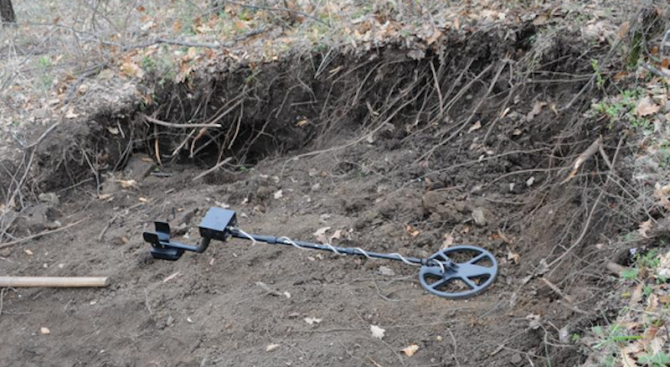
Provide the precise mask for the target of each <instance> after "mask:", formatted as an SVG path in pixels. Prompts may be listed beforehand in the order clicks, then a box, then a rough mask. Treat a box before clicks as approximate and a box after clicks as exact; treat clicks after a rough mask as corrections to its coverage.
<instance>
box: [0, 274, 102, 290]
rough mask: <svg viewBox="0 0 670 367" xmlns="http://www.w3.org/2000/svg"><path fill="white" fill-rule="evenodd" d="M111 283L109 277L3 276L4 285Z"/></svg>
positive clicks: (70, 285)
mask: <svg viewBox="0 0 670 367" xmlns="http://www.w3.org/2000/svg"><path fill="white" fill-rule="evenodd" d="M107 285H109V282H108V278H107V277H2V276H0V288H2V287H16V288H19V287H52V288H53V287H58V288H81V287H106V286H107Z"/></svg>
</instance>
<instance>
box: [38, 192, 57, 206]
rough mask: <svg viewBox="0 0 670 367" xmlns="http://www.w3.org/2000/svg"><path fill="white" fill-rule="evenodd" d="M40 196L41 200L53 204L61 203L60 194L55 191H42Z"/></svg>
mask: <svg viewBox="0 0 670 367" xmlns="http://www.w3.org/2000/svg"><path fill="white" fill-rule="evenodd" d="M38 198H39V199H40V201H41V202H43V203H47V204H51V205H53V206H57V205H58V204H60V200H58V195H56V194H55V193H53V192H48V193H41V194H39V196H38Z"/></svg>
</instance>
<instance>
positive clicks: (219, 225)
mask: <svg viewBox="0 0 670 367" xmlns="http://www.w3.org/2000/svg"><path fill="white" fill-rule="evenodd" d="M155 228H156V230H155V232H144V241H146V242H149V243H150V244H151V255H152V256H153V257H154V258H156V259H161V260H171V261H175V260H178V259H179V258H180V257H181V256H182V255H183V254H184V251H192V252H197V253H202V252H204V251H205V250H207V247H208V246H209V243H210V241H211V240H213V239H214V240H219V241H226V240H227V239H228V238H230V237H235V238H241V239H246V240H250V241H252V242H254V243H256V242H263V243H267V244H271V245H287V246H293V247H296V248H298V249H300V250H321V251H330V252H334V253H336V254H338V255H355V256H362V257H366V258H368V259H373V258H376V259H386V260H394V261H402V262H403V263H405V264H408V265H414V266H420V267H421V270H420V271H419V282H420V283H421V286H422V287H423V288H425V289H426V290H427V291H428V292H430V293H432V294H434V295H436V296H440V297H444V298H449V299H462V298H468V297H472V296H475V295H478V294H480V293H482V292H483V291H485V290H486V289H487V288H488V287H489V286H491V284H493V282H494V281H495V279H496V276H497V275H498V262H497V261H496V258H495V256H493V254H491V253H490V252H488V251H486V250H484V249H483V248H480V247H476V246H469V245H462V246H451V247H448V248H446V249H443V250H441V251H438V252H436V253H435V254H433V255H432V256H430V257H429V258H428V259H419V258H415V257H405V256H402V255H400V254H398V253H390V254H387V253H378V252H372V251H366V250H363V249H361V248H358V247H354V248H352V247H337V246H333V245H331V244H317V243H311V242H303V241H294V240H291V239H290V238H288V237H275V236H263V235H255V234H249V233H246V232H244V231H243V230H241V229H240V228H238V227H237V217H236V215H235V211H233V210H227V209H222V208H210V209H209V210H208V211H207V214H206V215H205V218H203V220H202V222H200V226H199V229H200V236H201V237H202V239H201V240H200V243H199V244H198V245H197V246H193V245H187V244H184V243H180V242H175V241H171V240H170V225H169V224H168V223H166V222H155ZM453 259H458V262H457V261H455V260H453Z"/></svg>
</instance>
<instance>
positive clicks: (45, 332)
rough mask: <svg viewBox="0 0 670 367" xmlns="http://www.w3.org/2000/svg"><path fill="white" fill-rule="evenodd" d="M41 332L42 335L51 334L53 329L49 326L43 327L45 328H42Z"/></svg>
mask: <svg viewBox="0 0 670 367" xmlns="http://www.w3.org/2000/svg"><path fill="white" fill-rule="evenodd" d="M40 333H41V334H42V335H49V334H51V330H49V328H45V327H43V328H40Z"/></svg>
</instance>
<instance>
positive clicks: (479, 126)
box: [468, 121, 482, 133]
mask: <svg viewBox="0 0 670 367" xmlns="http://www.w3.org/2000/svg"><path fill="white" fill-rule="evenodd" d="M481 128H482V122H481V121H477V122H475V123H474V125H472V126H470V128H469V129H468V133H471V132H473V131H475V130H479V129H481Z"/></svg>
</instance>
